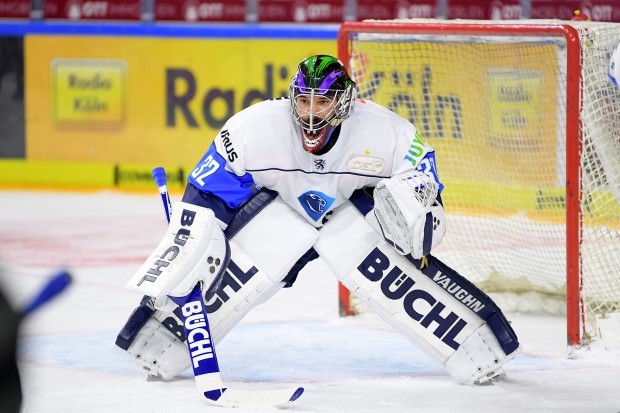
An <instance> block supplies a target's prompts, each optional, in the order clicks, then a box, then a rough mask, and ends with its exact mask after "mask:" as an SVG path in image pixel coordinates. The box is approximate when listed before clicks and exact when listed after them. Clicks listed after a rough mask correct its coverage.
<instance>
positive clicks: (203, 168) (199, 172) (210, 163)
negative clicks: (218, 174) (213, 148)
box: [191, 155, 220, 186]
mask: <svg viewBox="0 0 620 413" xmlns="http://www.w3.org/2000/svg"><path fill="white" fill-rule="evenodd" d="M219 167H220V164H219V162H218V161H216V160H215V159H213V155H208V156H207V157H206V158H205V160H204V161H203V162H202V163H201V164H200V165H198V166H197V167H196V169H194V170H193V171H192V173H191V175H192V178H194V179H195V180H196V182H198V183H199V184H200V185H202V186H204V184H205V181H204V179H205V178H206V177H207V176H209V175H212V174H214V173H215V171H217V170H218V169H219Z"/></svg>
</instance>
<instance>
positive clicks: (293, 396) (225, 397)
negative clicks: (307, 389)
mask: <svg viewBox="0 0 620 413" xmlns="http://www.w3.org/2000/svg"><path fill="white" fill-rule="evenodd" d="M303 392H304V388H303V387H295V388H288V389H281V390H255V391H248V390H238V389H230V388H229V389H223V390H222V391H221V392H219V391H209V392H205V393H204V396H205V401H206V402H207V403H209V404H212V405H215V406H221V407H248V406H282V405H286V404H288V403H290V402H294V401H295V400H297V399H299V397H300V396H301V395H302V394H303Z"/></svg>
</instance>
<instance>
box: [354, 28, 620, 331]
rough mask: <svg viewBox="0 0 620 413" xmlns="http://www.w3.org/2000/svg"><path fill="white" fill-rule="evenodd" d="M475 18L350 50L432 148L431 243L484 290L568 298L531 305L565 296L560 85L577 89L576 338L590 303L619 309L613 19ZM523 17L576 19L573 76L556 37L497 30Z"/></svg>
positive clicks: (598, 308)
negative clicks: (440, 188) (458, 28)
mask: <svg viewBox="0 0 620 413" xmlns="http://www.w3.org/2000/svg"><path fill="white" fill-rule="evenodd" d="M410 22H420V21H419V20H418V21H416V20H413V21H406V23H410ZM430 22H432V21H430ZM402 23H405V22H402ZM432 23H442V24H454V25H457V24H471V23H472V22H471V21H453V22H449V21H441V22H439V21H434V22H432ZM476 23H479V24H481V25H485V26H488V31H486V32H485V33H484V34H475V35H474V34H471V35H469V34H468V35H462V34H461V35H452V34H450V33H449V30H442V31H441V32H440V34H433V33H432V31H431V30H425V31H424V33H425V34H419V33H416V32H413V31H410V30H408V29H403V32H402V33H400V34H394V33H392V34H381V33H359V34H355V35H352V36H351V37H350V39H349V42H350V46H349V50H350V59H349V61H348V62H346V63H348V64H349V66H350V68H351V76H352V78H353V79H354V80H355V81H356V82H357V83H358V87H359V91H360V95H361V97H362V98H367V99H372V100H374V101H376V102H378V103H380V104H382V105H385V106H386V107H388V108H390V109H392V110H394V111H395V112H397V113H399V114H400V115H402V116H403V117H405V118H407V119H409V120H411V121H412V122H413V123H414V124H415V125H416V126H417V127H418V129H419V130H420V132H421V133H422V135H423V136H424V138H425V139H427V140H428V141H429V143H430V144H431V145H432V146H433V147H434V148H435V149H436V151H437V166H438V172H439V176H440V179H441V180H442V182H443V183H444V184H445V190H444V192H443V195H442V196H443V199H444V204H445V206H446V211H447V217H448V232H447V234H446V237H445V238H444V241H443V243H442V245H440V247H439V248H438V249H437V251H436V254H435V255H437V256H438V257H439V258H441V259H442V260H443V261H445V262H446V263H447V264H448V265H450V266H452V267H454V268H455V269H456V270H458V271H459V272H460V273H461V274H462V275H464V276H466V277H467V278H469V279H470V280H471V281H473V282H475V283H476V284H477V285H478V286H479V287H481V288H482V289H483V290H485V291H486V292H489V293H493V292H498V291H505V292H508V293H509V294H507V296H510V297H514V296H515V294H517V295H521V296H522V297H529V298H528V300H529V302H527V303H526V304H523V303H521V304H519V309H520V310H525V309H530V310H531V309H532V308H536V311H545V310H546V309H548V308H553V309H558V308H559V309H565V305H563V306H558V305H554V304H549V303H544V304H541V306H536V305H535V304H536V303H537V301H541V300H542V298H541V297H545V296H546V297H555V298H557V299H558V300H564V299H565V294H566V276H567V264H566V258H567V257H566V237H567V223H566V179H567V165H566V145H567V143H566V142H567V140H566V135H567V131H566V120H567V107H566V98H567V93H569V94H570V93H581V96H582V101H583V107H582V108H581V110H580V115H579V116H580V118H581V124H582V130H581V132H582V133H581V138H582V142H581V144H582V148H581V165H568V167H569V168H577V167H580V168H581V172H580V173H581V176H582V195H581V199H582V202H581V213H582V220H583V224H582V225H581V230H582V240H581V246H580V260H581V277H582V292H581V297H580V299H581V300H582V302H583V304H584V314H583V319H584V320H585V323H584V326H583V335H582V342H586V341H587V340H589V339H590V338H591V337H593V336H596V333H597V332H596V325H595V323H594V320H595V317H594V314H596V313H605V312H614V311H620V238H619V233H620V225H619V224H618V216H619V215H620V90H618V88H616V87H615V86H614V85H613V83H612V82H611V81H610V79H609V78H608V76H607V65H608V62H609V57H610V54H611V51H612V50H613V48H614V47H615V46H616V45H617V44H618V42H620V25H618V24H613V23H593V22H558V21H552V22H546V21H536V22H534V21H523V20H522V21H516V22H502V23H498V22H487V21H480V22H476ZM533 23H536V24H553V25H559V24H570V25H571V26H573V27H575V28H576V29H577V30H578V33H579V38H580V42H581V62H582V73H581V81H580V82H581V83H579V79H574V80H568V79H567V63H566V61H567V42H566V39H565V38H564V36H562V35H560V36H557V35H553V36H549V37H540V36H534V35H532V34H529V35H528V32H527V31H523V32H522V33H520V34H518V35H511V36H505V35H501V36H500V35H498V31H497V30H496V29H495V28H496V27H497V26H498V25H500V24H507V25H515V26H518V25H521V26H523V27H525V26H528V25H532V24H533ZM573 85H575V86H576V87H573ZM569 225H579V223H578V222H575V223H569ZM499 304H500V305H503V303H502V302H499ZM545 306H546V307H545Z"/></svg>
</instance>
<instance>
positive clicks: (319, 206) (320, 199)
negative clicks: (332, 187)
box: [297, 191, 335, 221]
mask: <svg viewBox="0 0 620 413" xmlns="http://www.w3.org/2000/svg"><path fill="white" fill-rule="evenodd" d="M297 199H298V200H299V202H300V203H301V206H302V207H304V209H305V210H306V213H307V214H308V216H309V217H310V218H312V219H313V220H315V221H318V220H319V218H321V217H322V216H323V214H325V211H327V210H328V209H329V207H330V206H331V205H332V204H333V203H334V201H335V199H334V198H332V197H329V196H327V195H325V194H324V193H323V192H318V191H308V192H304V193H303V194H301V195H300V196H299V198H297Z"/></svg>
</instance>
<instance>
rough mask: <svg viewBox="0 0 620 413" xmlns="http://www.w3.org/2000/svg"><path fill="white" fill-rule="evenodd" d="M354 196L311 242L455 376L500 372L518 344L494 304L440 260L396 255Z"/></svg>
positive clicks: (473, 379) (473, 378) (474, 380)
mask: <svg viewBox="0 0 620 413" xmlns="http://www.w3.org/2000/svg"><path fill="white" fill-rule="evenodd" d="M351 201H352V202H348V203H346V204H344V205H343V206H341V207H340V208H339V209H338V210H337V211H336V212H334V214H333V216H332V218H331V219H330V220H329V222H327V224H325V226H324V227H323V229H322V230H321V234H320V235H321V237H320V239H319V241H318V242H317V244H316V245H315V249H316V250H317V252H318V253H319V255H320V256H321V257H322V258H323V260H325V261H326V262H327V264H328V266H329V267H330V268H331V269H332V270H333V272H334V273H335V274H337V276H338V277H339V279H340V281H341V282H342V283H343V284H344V285H345V286H346V287H347V288H348V289H349V290H350V291H351V292H352V293H354V294H356V295H357V296H358V297H359V298H360V299H361V300H363V301H364V302H366V303H367V305H368V306H369V307H370V308H371V309H372V310H374V311H375V312H377V313H378V314H379V315H380V316H381V317H382V318H383V319H384V320H385V321H387V322H388V323H389V324H390V325H391V326H392V327H394V328H395V329H396V330H397V331H399V332H400V333H402V334H403V335H404V336H405V337H407V338H408V339H409V340H410V341H411V342H413V343H415V344H417V345H418V346H419V347H420V348H421V349H422V350H423V351H424V352H425V353H426V354H428V355H429V356H430V357H431V358H433V359H435V360H437V361H439V362H440V363H441V364H442V365H443V366H444V367H445V369H446V371H447V372H448V373H449V374H450V375H452V376H453V377H455V378H456V379H457V380H459V381H461V382H463V383H466V384H480V383H484V382H486V381H489V380H490V379H492V378H494V377H496V376H499V375H501V374H503V369H502V366H503V365H504V364H505V363H506V362H508V361H509V360H511V359H513V358H514V357H515V356H516V354H517V353H518V351H519V350H520V345H519V342H518V339H517V336H516V334H515V332H514V331H513V330H512V328H511V327H510V324H509V322H508V321H507V320H506V318H505V317H504V315H503V314H502V312H501V310H500V309H499V308H498V307H497V305H496V304H495V303H494V302H493V301H492V300H491V299H490V298H489V297H488V296H487V295H486V294H484V293H483V292H482V291H480V290H479V289H478V288H477V287H476V286H475V285H473V284H472V283H470V282H469V281H467V280H466V279H465V278H463V277H462V276H460V275H459V274H458V273H457V272H456V271H454V270H453V269H451V268H449V267H448V266H447V265H445V264H444V263H442V262H441V261H440V260H438V259H437V258H435V257H433V256H431V255H428V256H427V257H426V258H423V259H420V260H416V259H413V258H412V257H411V256H402V255H401V254H399V253H397V252H396V251H395V249H394V248H393V247H392V246H391V245H389V244H388V243H387V242H386V241H385V240H384V239H383V238H382V237H381V236H380V235H379V233H378V232H377V231H376V230H375V229H373V226H372V225H371V224H370V222H372V220H373V219H374V217H373V212H372V201H370V200H369V199H367V198H366V197H365V195H363V193H362V192H361V191H358V192H357V195H355V194H354V197H352V198H351ZM364 216H366V218H365V217H364ZM352 240H355V243H353V242H352Z"/></svg>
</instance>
